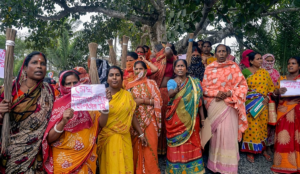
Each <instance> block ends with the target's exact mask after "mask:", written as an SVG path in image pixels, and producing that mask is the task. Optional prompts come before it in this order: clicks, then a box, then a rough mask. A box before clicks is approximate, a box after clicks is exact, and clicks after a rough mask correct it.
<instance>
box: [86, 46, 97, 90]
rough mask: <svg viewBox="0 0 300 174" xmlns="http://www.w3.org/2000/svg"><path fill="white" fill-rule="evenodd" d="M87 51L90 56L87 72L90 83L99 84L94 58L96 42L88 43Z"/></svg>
mask: <svg viewBox="0 0 300 174" xmlns="http://www.w3.org/2000/svg"><path fill="white" fill-rule="evenodd" d="M88 46H89V51H90V56H91V63H90V70H89V74H90V77H91V81H92V84H100V80H99V75H98V71H97V65H96V58H97V48H98V44H97V43H94V42H92V43H89V45H88Z"/></svg>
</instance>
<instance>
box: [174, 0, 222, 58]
mask: <svg viewBox="0 0 300 174" xmlns="http://www.w3.org/2000/svg"><path fill="white" fill-rule="evenodd" d="M217 2H218V0H207V1H205V3H204V7H203V9H202V18H201V21H200V22H198V23H197V24H196V26H195V27H196V30H195V31H194V38H197V37H198V36H199V35H200V34H201V31H203V29H206V27H207V26H208V25H209V23H210V21H209V20H207V16H208V13H209V12H210V11H211V10H212V7H213V5H214V4H215V3H217ZM188 39H189V36H188V35H187V36H185V37H184V38H183V39H181V40H180V41H178V42H177V43H176V47H177V50H178V52H184V50H185V49H186V47H187V45H186V43H187V41H188Z"/></svg>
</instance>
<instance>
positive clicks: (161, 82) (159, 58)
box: [150, 44, 176, 155]
mask: <svg viewBox="0 0 300 174" xmlns="http://www.w3.org/2000/svg"><path fill="white" fill-rule="evenodd" d="M175 59H176V57H175V56H174V55H173V52H172V50H171V48H170V47H166V49H165V47H164V45H162V44H158V45H156V46H155V57H154V58H153V59H152V62H153V64H154V65H155V66H156V67H157V68H158V71H157V72H156V73H155V74H153V75H151V76H150V78H151V79H153V80H154V81H155V82H156V83H157V86H158V87H159V90H160V94H161V98H162V99H163V105H162V108H161V120H165V118H166V112H167V105H168V102H169V96H168V89H167V83H168V80H170V79H171V78H172V77H173V73H174V72H173V62H174V60H175ZM157 151H158V154H159V155H165V154H166V153H167V141H166V128H165V122H164V121H162V123H161V134H160V136H159V139H158V149H157Z"/></svg>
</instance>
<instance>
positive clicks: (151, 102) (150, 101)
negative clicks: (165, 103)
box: [143, 98, 152, 105]
mask: <svg viewBox="0 0 300 174" xmlns="http://www.w3.org/2000/svg"><path fill="white" fill-rule="evenodd" d="M143 103H144V104H146V101H145V99H143ZM150 105H152V99H151V98H150Z"/></svg>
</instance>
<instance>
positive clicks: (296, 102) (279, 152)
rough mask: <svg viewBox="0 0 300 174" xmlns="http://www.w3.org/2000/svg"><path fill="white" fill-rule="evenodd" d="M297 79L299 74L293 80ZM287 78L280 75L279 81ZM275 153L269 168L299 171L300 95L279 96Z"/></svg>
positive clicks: (291, 171)
mask: <svg viewBox="0 0 300 174" xmlns="http://www.w3.org/2000/svg"><path fill="white" fill-rule="evenodd" d="M297 79H298V80H299V79H300V75H299V76H298V77H296V78H295V79H294V80H297ZM281 80H287V78H286V76H281V77H280V79H279V80H278V83H277V86H276V88H277V89H279V88H280V81H281ZM275 137H276V138H275V139H276V140H275V153H274V160H273V165H272V167H271V170H272V171H274V172H278V173H300V97H299V96H298V97H284V98H280V101H279V105H278V110H277V123H276V136H275Z"/></svg>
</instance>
